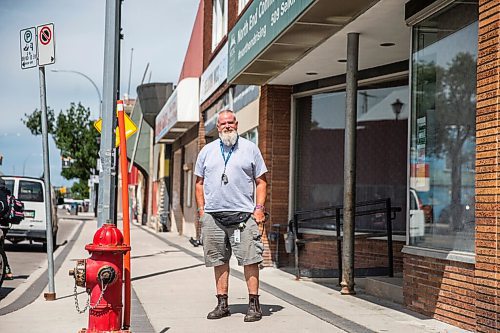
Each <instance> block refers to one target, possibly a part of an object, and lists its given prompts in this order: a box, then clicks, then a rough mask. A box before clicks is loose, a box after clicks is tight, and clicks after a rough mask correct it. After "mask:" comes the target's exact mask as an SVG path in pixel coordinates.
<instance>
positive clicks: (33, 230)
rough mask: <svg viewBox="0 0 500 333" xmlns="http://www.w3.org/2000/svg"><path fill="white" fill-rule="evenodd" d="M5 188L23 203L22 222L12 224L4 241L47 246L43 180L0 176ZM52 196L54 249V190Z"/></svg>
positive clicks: (54, 237)
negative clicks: (26, 242) (37, 243)
mask: <svg viewBox="0 0 500 333" xmlns="http://www.w3.org/2000/svg"><path fill="white" fill-rule="evenodd" d="M2 178H3V179H4V180H5V186H6V187H7V188H8V189H9V190H10V191H11V193H12V194H14V196H15V197H16V198H17V199H19V200H20V201H22V202H23V203H24V220H22V221H21V223H19V224H13V225H12V227H11V228H10V229H9V231H8V233H7V235H6V237H5V238H6V239H7V240H9V241H11V242H12V243H14V244H16V243H18V242H21V241H23V240H29V241H30V242H32V241H34V242H41V243H42V244H43V245H44V249H46V246H47V234H46V230H47V223H46V214H45V184H44V182H43V179H40V178H32V177H21V176H2ZM51 196H52V204H51V207H52V238H53V240H54V241H53V243H54V248H55V246H56V238H57V231H58V220H57V199H56V197H55V193H54V190H53V189H51Z"/></svg>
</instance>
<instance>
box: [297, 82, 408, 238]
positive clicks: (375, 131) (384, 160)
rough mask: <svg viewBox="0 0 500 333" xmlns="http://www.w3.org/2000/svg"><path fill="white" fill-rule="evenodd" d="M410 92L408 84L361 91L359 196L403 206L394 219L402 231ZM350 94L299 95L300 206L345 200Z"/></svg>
mask: <svg viewBox="0 0 500 333" xmlns="http://www.w3.org/2000/svg"><path fill="white" fill-rule="evenodd" d="M408 96H409V92H408V86H397V85H396V86H389V87H373V88H370V89H360V90H359V91H358V113H357V115H358V126H357V154H356V156H357V157H356V158H357V169H356V172H357V175H356V179H357V180H356V182H357V183H356V201H357V202H359V201H368V200H376V199H385V198H391V201H392V205H393V206H397V207H401V209H402V212H401V213H398V214H397V215H396V220H395V221H394V223H393V230H394V231H395V232H399V233H404V231H405V229H406V223H405V220H406V214H405V213H404V212H405V208H406V182H407V167H406V166H407V151H408V110H409V103H408ZM345 97H346V96H345V92H334V93H323V94H317V95H313V96H308V97H303V98H298V99H297V100H296V111H297V127H296V128H297V138H296V141H297V150H296V151H297V154H296V156H297V160H296V169H297V172H296V174H297V178H296V192H295V193H296V195H295V198H296V202H295V207H296V209H297V210H304V209H317V208H322V207H326V206H332V205H341V204H342V202H343V193H344V192H343V191H344V187H343V186H344V131H345ZM397 101H398V102H397ZM394 103H396V104H398V103H401V104H400V108H395V107H394V106H393V104H394ZM385 227H386V226H385V220H384V216H383V214H380V216H376V215H373V216H368V217H363V218H356V228H358V229H360V228H361V229H363V230H383V229H385Z"/></svg>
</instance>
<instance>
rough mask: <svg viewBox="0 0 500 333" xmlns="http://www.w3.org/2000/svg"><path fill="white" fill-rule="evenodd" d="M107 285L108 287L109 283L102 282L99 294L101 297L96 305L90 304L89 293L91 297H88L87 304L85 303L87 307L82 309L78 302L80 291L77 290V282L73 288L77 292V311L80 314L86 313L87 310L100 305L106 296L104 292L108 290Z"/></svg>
mask: <svg viewBox="0 0 500 333" xmlns="http://www.w3.org/2000/svg"><path fill="white" fill-rule="evenodd" d="M107 287H108V284H104V283H101V294H100V295H99V298H98V299H97V302H96V303H95V305H94V306H90V295H88V296H89V297H88V298H87V304H85V308H83V310H81V309H80V304H79V302H78V292H77V289H76V283H75V288H74V289H73V290H74V292H75V307H76V311H77V312H78V313H79V314H82V313H85V311H87V310H88V309H90V310H94V309H95V308H97V307H98V306H99V303H101V301H102V298H103V297H104V292H105V291H106V288H107Z"/></svg>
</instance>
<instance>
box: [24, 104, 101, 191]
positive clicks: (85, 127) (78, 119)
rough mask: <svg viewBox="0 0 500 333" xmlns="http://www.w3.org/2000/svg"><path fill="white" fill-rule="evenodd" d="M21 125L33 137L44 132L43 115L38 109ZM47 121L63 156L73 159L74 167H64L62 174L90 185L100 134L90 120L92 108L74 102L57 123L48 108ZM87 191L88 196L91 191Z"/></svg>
mask: <svg viewBox="0 0 500 333" xmlns="http://www.w3.org/2000/svg"><path fill="white" fill-rule="evenodd" d="M22 122H23V123H24V124H25V125H26V127H27V128H28V129H29V130H30V131H31V133H32V134H33V135H40V134H41V133H42V131H41V112H40V111H39V110H38V109H37V110H35V111H33V113H31V114H25V118H24V119H22ZM47 122H48V131H49V133H50V134H52V137H53V138H54V141H55V144H56V146H57V148H58V149H59V150H60V151H61V156H63V157H66V158H69V159H71V164H70V165H69V166H68V167H67V168H63V170H62V172H61V175H62V176H63V177H64V178H66V179H74V178H77V179H79V180H80V182H82V184H83V186H87V180H88V179H89V177H90V174H91V169H93V168H95V166H96V160H97V158H98V156H99V155H98V153H99V145H98V138H99V133H98V132H97V130H96V129H95V128H94V126H93V124H92V121H91V120H90V109H88V108H87V109H86V108H85V107H84V106H83V105H82V104H81V103H78V105H76V104H75V103H71V105H70V108H69V109H67V110H66V111H61V112H60V113H59V115H58V116H57V121H55V117H54V111H53V110H52V109H50V108H48V110H47ZM86 191H87V193H88V189H87V190H86ZM78 193H82V192H81V191H79V192H78Z"/></svg>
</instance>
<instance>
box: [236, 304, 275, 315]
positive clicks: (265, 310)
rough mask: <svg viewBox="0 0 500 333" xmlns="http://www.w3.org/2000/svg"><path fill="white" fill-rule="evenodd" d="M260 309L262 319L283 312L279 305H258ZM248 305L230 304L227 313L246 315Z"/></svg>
mask: <svg viewBox="0 0 500 333" xmlns="http://www.w3.org/2000/svg"><path fill="white" fill-rule="evenodd" d="M260 309H261V310H262V316H263V317H269V316H271V315H272V314H273V313H275V312H278V311H281V310H283V307H282V306H281V305H272V304H260ZM247 310H248V304H230V305H229V311H231V314H235V313H242V314H247Z"/></svg>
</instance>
